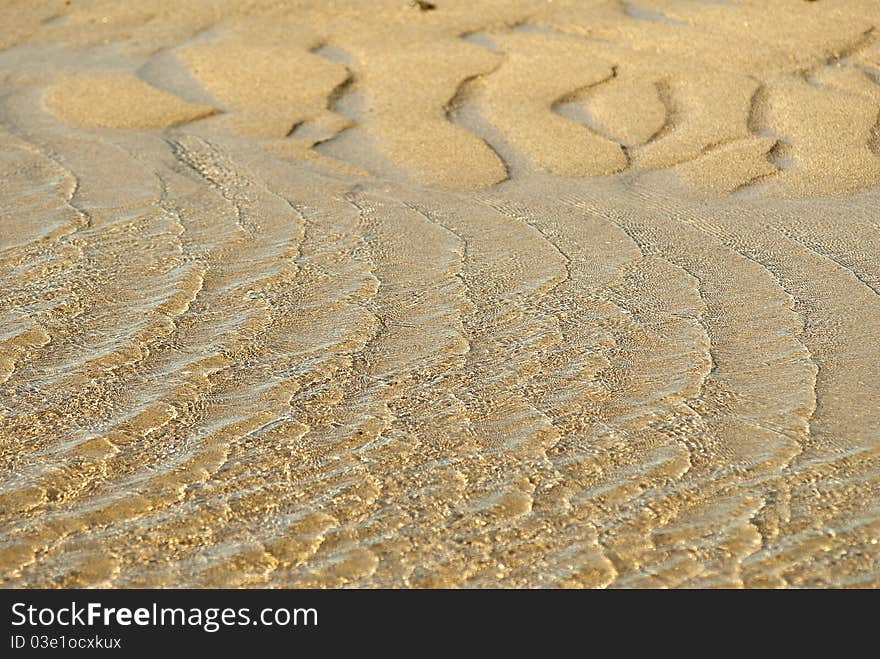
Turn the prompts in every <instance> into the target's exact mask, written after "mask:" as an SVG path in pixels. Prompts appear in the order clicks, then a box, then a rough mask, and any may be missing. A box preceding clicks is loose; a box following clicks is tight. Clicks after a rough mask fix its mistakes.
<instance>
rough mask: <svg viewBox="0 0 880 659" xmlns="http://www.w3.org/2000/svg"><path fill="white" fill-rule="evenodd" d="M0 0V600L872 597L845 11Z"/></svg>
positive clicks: (868, 21)
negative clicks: (631, 594)
mask: <svg viewBox="0 0 880 659" xmlns="http://www.w3.org/2000/svg"><path fill="white" fill-rule="evenodd" d="M435 4H436V5H437V6H436V8H435V9H433V10H427V11H426V10H422V9H420V8H419V7H417V6H413V5H411V4H409V3H408V2H407V1H406V0H389V1H385V2H359V1H352V2H329V1H323V0H315V1H314V2H241V1H239V0H235V1H229V2H219V1H215V2H207V1H201V2H199V1H191V2H185V3H180V2H170V1H169V2H157V1H155V0H150V1H148V0H143V1H141V2H137V3H134V2H131V3H121V2H98V1H92V2H88V1H79V0H73V1H71V2H36V1H31V0H18V1H16V0H7V1H6V2H4V3H2V5H3V6H2V9H0V48H2V50H0V90H2V92H0V173H2V184H0V197H2V202H0V209H2V229H3V231H2V237H0V245H2V251H0V277H2V287H0V291H2V295H0V318H2V325H0V383H2V384H0V413H2V416H0V579H2V582H0V583H2V584H3V585H5V586H329V587H338V586H346V585H348V586H360V587H363V586H476V587H485V586H589V587H595V586H613V587H644V586H747V587H757V586H820V585H835V586H880V544H878V542H880V404H878V401H880V342H878V338H880V298H878V291H880V155H878V148H880V124H878V114H880V3H877V2H876V1H875V0H863V1H861V2H860V1H857V0H849V1H847V0H838V1H835V2H830V1H819V2H806V1H804V0H766V1H759V0H754V1H750V2H733V1H730V2H721V1H719V2H708V1H707V2H696V1H689V0H688V1H685V0H638V1H637V2H618V1H616V0H615V1H610V0H609V1H602V0H600V1H593V2H566V1H564V0H554V1H553V2H537V1H522V2H516V1H508V0H505V1H503V2H501V1H498V2H470V1H462V2H453V1H452V0H436V3H435Z"/></svg>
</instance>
